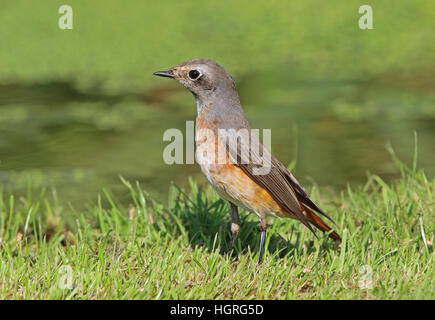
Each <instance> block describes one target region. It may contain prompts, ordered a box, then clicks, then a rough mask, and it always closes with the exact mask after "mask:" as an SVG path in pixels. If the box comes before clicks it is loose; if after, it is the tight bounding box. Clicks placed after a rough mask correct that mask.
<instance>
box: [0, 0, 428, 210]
mask: <svg viewBox="0 0 435 320" xmlns="http://www.w3.org/2000/svg"><path fill="white" fill-rule="evenodd" d="M63 4H69V5H71V6H72V8H73V10H74V11H73V12H74V15H73V19H74V20H73V27H74V29H73V30H60V29H59V28H58V19H59V17H60V16H61V15H60V14H59V13H58V9H59V7H60V6H61V5H63ZM363 4H370V5H371V6H372V7H373V13H374V30H360V29H359V27H358V19H359V17H360V15H359V14H358V8H359V7H360V6H361V5H363ZM0 24H1V28H0V184H1V185H3V187H4V188H6V189H8V190H13V191H15V192H18V193H19V192H25V190H26V189H27V188H28V186H29V185H32V186H33V187H35V186H36V187H53V186H54V187H56V189H57V192H58V193H59V195H60V197H61V199H63V200H65V201H69V202H72V203H73V204H74V205H76V206H80V205H81V204H82V203H84V202H85V201H87V200H95V198H96V195H97V193H98V192H100V191H101V189H102V188H103V187H109V188H110V189H111V190H112V191H113V193H114V194H115V195H116V197H118V199H120V201H123V199H127V192H126V188H125V187H123V186H122V183H121V182H120V180H119V175H122V176H123V177H124V178H126V179H128V180H131V181H135V180H137V181H139V182H140V183H141V185H142V187H143V188H145V189H146V190H147V191H149V192H150V193H151V194H153V195H155V196H156V197H158V198H159V199H161V200H165V199H166V193H167V190H168V185H169V182H170V181H172V180H173V181H175V182H176V183H177V184H180V185H186V183H187V176H188V175H192V176H194V178H195V179H199V181H200V182H204V180H203V178H202V175H201V174H200V171H199V168H198V166H197V165H174V166H168V165H166V164H164V162H163V160H162V152H163V149H164V147H165V145H166V144H167V143H166V142H163V141H162V136H163V132H164V131H165V130H166V129H168V128H179V129H181V130H183V131H184V128H185V121H186V120H193V119H194V118H195V113H196V107H195V103H194V99H193V97H192V96H191V94H190V93H188V92H187V91H186V90H185V89H183V88H181V86H180V85H178V84H177V83H176V82H175V81H170V80H168V79H161V78H156V77H154V76H152V72H154V71H157V70H162V69H163V70H165V69H168V68H170V67H172V66H174V65H176V64H178V63H180V62H183V61H185V60H188V59H192V58H209V59H213V60H216V61H217V62H218V63H220V64H222V65H223V66H224V67H225V68H226V69H227V71H229V72H230V73H231V74H232V75H233V77H234V79H235V81H236V83H237V86H238V89H239V93H240V97H241V101H242V105H243V106H244V109H245V111H246V114H247V117H248V119H249V120H250V122H251V125H252V127H254V128H271V129H272V151H273V152H274V153H275V155H276V156H277V157H278V158H279V159H280V160H281V161H282V162H283V163H284V164H289V163H290V162H291V161H292V160H294V159H296V160H297V165H296V168H295V170H294V172H295V174H296V176H297V177H298V178H299V179H300V180H301V181H302V182H303V183H311V182H312V181H315V182H316V183H318V184H319V185H321V186H325V187H326V186H327V187H330V188H333V189H338V190H339V189H341V188H343V187H345V186H346V184H347V183H350V184H360V183H362V182H364V181H365V179H366V173H367V171H370V172H373V173H376V174H379V175H381V176H382V177H383V178H385V179H387V180H389V179H393V178H394V177H396V176H397V175H398V172H397V169H396V168H395V167H394V165H393V162H392V161H391V158H390V155H389V154H388V152H387V150H386V148H385V145H386V143H387V142H388V141H391V143H392V146H393V148H394V149H395V151H396V153H397V154H398V156H399V157H400V158H401V159H403V160H404V161H405V162H408V163H409V162H411V159H412V152H413V147H414V145H413V141H414V137H413V132H414V131H417V133H418V143H419V151H418V157H419V166H420V167H423V168H425V170H426V172H427V174H428V175H429V177H431V178H432V177H433V174H434V173H435V156H434V146H435V1H433V0H419V1H405V0H395V1H354V0H350V1H349V0H348V1H342V0H340V1H338V0H333V1H332V0H331V1H309V0H308V1H307V0H305V1H259V0H255V1H254V0H249V1H227V0H221V1H214V2H211V1H208V2H205V1H180V0H171V1H169V0H166V1H143V0H130V1H120V0H106V1H104V2H103V1H90V0H73V1H72V0H71V1H65V0H62V1H57V0H47V1H40V2H36V1H30V0H27V1H24V0H2V1H1V3H0Z"/></svg>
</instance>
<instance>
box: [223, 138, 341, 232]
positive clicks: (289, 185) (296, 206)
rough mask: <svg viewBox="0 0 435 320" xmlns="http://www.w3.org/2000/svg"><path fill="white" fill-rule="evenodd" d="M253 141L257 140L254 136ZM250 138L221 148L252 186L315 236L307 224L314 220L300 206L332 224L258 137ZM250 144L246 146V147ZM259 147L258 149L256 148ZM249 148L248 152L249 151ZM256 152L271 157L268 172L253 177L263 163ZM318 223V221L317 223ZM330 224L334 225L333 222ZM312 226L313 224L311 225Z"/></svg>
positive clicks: (227, 142) (226, 141) (226, 142)
mask: <svg viewBox="0 0 435 320" xmlns="http://www.w3.org/2000/svg"><path fill="white" fill-rule="evenodd" d="M255 137H256V136H255ZM255 137H253V136H250V140H246V138H245V140H244V138H243V137H242V139H238V143H237V144H236V145H234V144H231V143H229V141H228V140H226V139H222V140H221V141H225V142H224V144H225V146H226V148H227V150H228V152H229V154H230V157H231V159H232V161H233V163H235V164H236V165H237V166H238V167H240V168H241V169H242V170H243V171H244V172H245V173H246V174H247V175H248V176H249V177H250V178H251V179H252V180H253V181H254V182H255V183H257V184H258V185H259V186H261V187H262V188H264V189H265V190H267V191H268V192H269V193H270V195H271V196H272V197H273V198H274V200H275V201H276V202H277V203H278V204H279V205H280V206H281V207H283V208H285V209H286V210H288V211H289V212H291V213H292V214H294V215H295V217H296V218H297V219H298V220H299V221H301V222H302V223H303V224H304V225H305V226H306V227H307V228H308V229H309V230H310V231H311V232H312V233H313V234H314V235H315V236H316V234H315V232H314V230H313V228H312V227H311V225H310V223H313V219H311V218H310V217H308V218H307V217H306V215H305V214H304V213H303V212H302V209H301V206H300V202H301V203H303V204H304V205H306V206H307V207H309V208H311V209H313V210H315V211H318V212H319V213H320V214H322V215H324V216H325V217H327V218H328V219H329V220H331V221H332V219H331V218H330V217H328V216H327V215H326V213H324V212H323V211H322V210H321V209H320V208H319V207H318V206H316V205H315V204H314V202H313V201H312V200H311V199H310V197H309V196H308V193H307V192H306V191H305V190H304V188H302V186H301V185H300V184H299V182H298V181H297V180H296V178H295V177H294V176H293V175H292V174H291V173H290V172H289V171H288V170H287V168H286V167H285V166H284V165H283V164H282V163H281V162H279V161H278V160H277V159H276V158H275V157H274V156H273V155H271V154H270V152H269V150H267V149H266V148H264V146H263V145H262V144H261V142H259V139H258V137H256V138H255ZM247 141H249V142H248V143H246V142H247ZM258 145H259V148H258V147H256V146H258ZM248 148H249V149H248ZM255 150H261V154H262V156H264V155H265V154H266V153H268V156H269V157H270V160H271V161H270V171H269V172H268V173H267V174H264V175H258V174H254V169H255V168H258V167H260V165H259V163H261V162H262V159H263V158H262V157H260V155H259V152H256V151H255ZM242 154H245V155H246V154H249V155H250V160H251V161H249V162H248V163H244V162H243V161H241V159H242ZM319 220H320V219H319ZM332 222H333V221H332ZM313 224H314V225H315V226H317V225H316V223H313Z"/></svg>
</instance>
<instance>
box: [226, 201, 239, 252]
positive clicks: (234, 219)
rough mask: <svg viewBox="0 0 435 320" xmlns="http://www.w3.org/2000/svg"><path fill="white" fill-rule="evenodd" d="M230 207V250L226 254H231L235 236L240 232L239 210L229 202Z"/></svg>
mask: <svg viewBox="0 0 435 320" xmlns="http://www.w3.org/2000/svg"><path fill="white" fill-rule="evenodd" d="M230 207H231V234H232V238H231V245H230V249H229V250H228V253H231V251H232V250H233V247H234V242H236V238H237V235H238V234H239V230H240V218H239V210H238V208H237V206H236V205H234V204H232V203H231V202H230Z"/></svg>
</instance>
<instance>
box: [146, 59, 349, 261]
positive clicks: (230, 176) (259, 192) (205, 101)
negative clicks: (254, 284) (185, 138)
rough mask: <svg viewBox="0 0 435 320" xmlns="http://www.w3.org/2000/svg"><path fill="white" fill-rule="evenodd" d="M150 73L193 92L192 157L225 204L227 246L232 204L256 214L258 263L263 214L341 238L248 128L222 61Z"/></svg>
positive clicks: (235, 221)
mask: <svg viewBox="0 0 435 320" xmlns="http://www.w3.org/2000/svg"><path fill="white" fill-rule="evenodd" d="M154 75H156V76H162V77H168V78H172V79H175V80H177V81H178V82H180V83H181V84H182V85H184V86H185V87H186V88H187V89H188V90H189V91H190V92H192V93H193V95H194V97H195V100H196V105H197V117H196V138H195V139H196V160H197V162H198V163H199V165H200V167H201V170H202V172H203V173H204V175H205V177H206V178H207V180H208V181H209V182H210V184H211V185H212V186H213V187H214V189H215V190H216V191H217V193H218V194H219V195H220V197H221V198H223V199H224V200H226V201H228V202H229V204H230V208H231V219H232V223H231V233H232V239H231V245H230V251H231V250H232V248H233V246H234V242H235V240H236V238H237V235H238V233H239V230H240V219H239V214H238V207H241V208H244V209H246V210H248V211H250V212H253V213H255V214H256V215H257V216H258V218H259V221H260V232H261V233H260V248H259V253H258V264H260V262H261V260H262V256H263V247H264V239H265V235H266V229H267V220H266V217H267V216H275V217H286V218H292V219H297V220H299V221H300V222H302V223H303V224H304V225H305V226H306V227H307V228H308V229H309V230H310V231H311V232H313V233H314V230H313V228H312V227H311V225H313V226H315V227H316V228H318V229H319V230H322V231H324V232H329V237H331V238H333V239H335V240H339V241H340V240H341V238H340V236H339V235H338V234H337V233H336V232H335V231H334V230H332V229H331V228H330V227H329V226H328V225H327V224H326V223H325V222H323V221H322V219H320V218H319V216H318V215H319V214H320V215H323V216H324V217H326V218H327V219H329V220H330V221H331V222H333V223H334V221H333V220H332V219H331V218H330V217H329V216H328V215H327V214H326V213H325V212H324V211H323V210H322V209H320V208H319V207H318V206H317V205H316V204H315V203H314V202H313V201H312V200H311V199H310V197H309V195H308V193H307V192H306V191H305V190H304V188H303V187H302V186H301V185H300V184H299V182H298V181H297V180H296V178H295V177H294V176H293V175H292V174H291V173H290V172H289V170H287V168H286V167H285V166H284V165H283V164H282V163H281V162H279V161H278V160H277V159H276V158H275V157H274V156H273V155H271V154H270V151H269V150H268V149H267V148H266V147H264V146H263V145H262V144H261V142H260V139H259V137H258V136H257V135H256V134H252V132H253V130H252V129H251V127H250V126H249V123H248V121H247V119H246V116H245V114H244V112H243V109H242V106H241V104H240V100H239V96H238V94H237V89H236V85H235V83H234V81H233V79H232V77H231V75H230V74H229V73H228V72H226V71H225V69H224V68H223V67H222V66H220V65H219V64H217V63H216V62H214V61H212V60H208V59H194V60H189V61H186V62H183V63H181V64H179V65H177V66H175V67H173V68H172V69H170V70H168V71H158V72H155V73H154ZM234 142H235V143H234ZM314 235H315V233H314Z"/></svg>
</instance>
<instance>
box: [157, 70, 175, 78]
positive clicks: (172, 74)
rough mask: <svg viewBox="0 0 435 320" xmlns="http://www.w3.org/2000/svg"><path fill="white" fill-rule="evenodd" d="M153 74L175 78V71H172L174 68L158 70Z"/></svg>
mask: <svg viewBox="0 0 435 320" xmlns="http://www.w3.org/2000/svg"><path fill="white" fill-rule="evenodd" d="M153 75H155V76H160V77H167V78H173V77H174V73H173V72H172V70H168V71H157V72H154V73H153Z"/></svg>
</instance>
